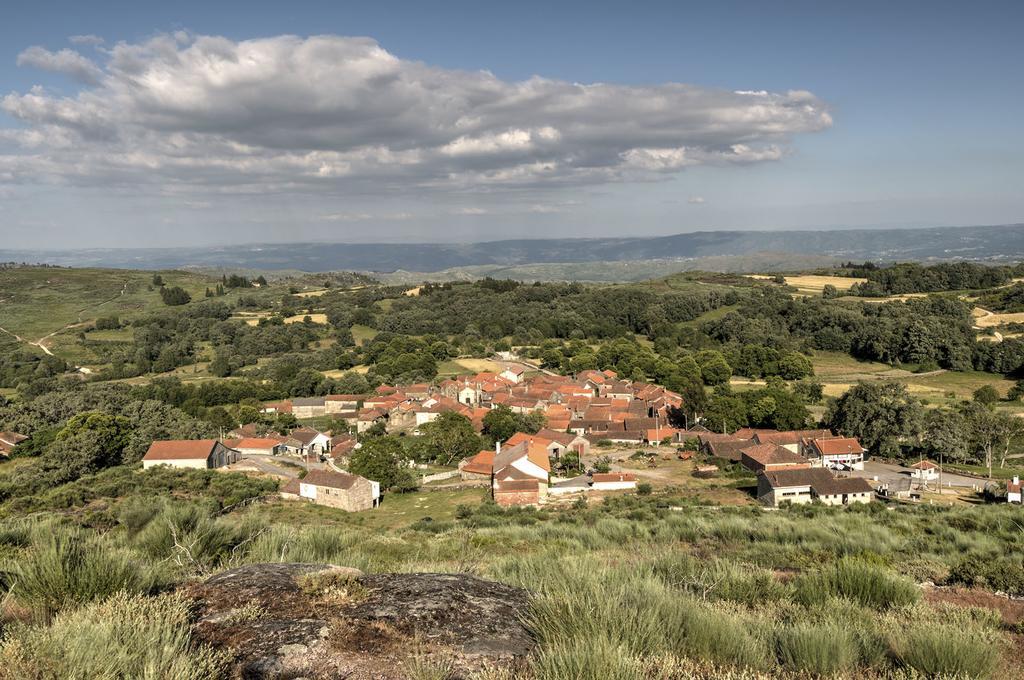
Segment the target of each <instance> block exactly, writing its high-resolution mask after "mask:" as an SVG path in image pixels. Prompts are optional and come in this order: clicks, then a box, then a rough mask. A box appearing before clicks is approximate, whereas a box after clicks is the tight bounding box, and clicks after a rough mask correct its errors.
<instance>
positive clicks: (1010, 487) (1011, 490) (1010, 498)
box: [1006, 475, 1024, 505]
mask: <svg viewBox="0 0 1024 680" xmlns="http://www.w3.org/2000/svg"><path fill="white" fill-rule="evenodd" d="M1022 486H1024V485H1022V484H1021V483H1020V477H1018V476H1016V475H1014V476H1013V479H1012V480H1011V481H1009V482H1007V484H1006V502H1007V503H1017V504H1018V505H1019V504H1020V503H1021V487H1022Z"/></svg>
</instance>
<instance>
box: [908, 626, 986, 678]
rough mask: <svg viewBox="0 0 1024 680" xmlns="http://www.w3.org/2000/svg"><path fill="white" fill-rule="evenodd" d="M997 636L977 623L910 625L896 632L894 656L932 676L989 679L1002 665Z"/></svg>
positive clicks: (921, 672)
mask: <svg viewBox="0 0 1024 680" xmlns="http://www.w3.org/2000/svg"><path fill="white" fill-rule="evenodd" d="M1001 651H1002V644H1001V641H1000V640H999V638H998V636H996V635H993V633H992V632H991V631H986V630H984V629H982V628H979V627H977V626H963V625H953V624H941V623H940V624H937V623H935V622H933V621H924V622H919V623H915V624H911V625H910V626H907V627H905V628H903V629H901V630H898V631H897V632H896V633H894V635H893V639H892V653H893V656H894V657H895V658H896V659H897V660H898V661H899V662H900V663H901V664H902V665H904V666H906V667H907V668H911V669H913V670H914V671H917V672H918V673H920V674H921V675H924V676H925V677H929V678H937V677H943V678H945V677H958V678H959V677H964V678H988V677H991V676H992V675H993V673H994V672H995V670H996V668H997V667H998V665H999V660H1000V653H1001Z"/></svg>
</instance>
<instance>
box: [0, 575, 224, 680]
mask: <svg viewBox="0 0 1024 680" xmlns="http://www.w3.org/2000/svg"><path fill="white" fill-rule="evenodd" d="M7 632H8V636H7V638H6V639H5V641H4V643H3V646H2V647H0V664H2V668H3V674H4V675H5V677H10V678H154V679H155V678H175V679H177V678H181V679H183V680H193V679H194V680H206V679H207V678H218V677H224V676H225V673H226V669H227V664H226V661H227V659H226V657H225V655H223V654H222V653H218V652H214V651H213V650H211V649H209V648H207V647H202V646H198V645H196V644H195V643H193V642H192V640H191V639H190V633H189V606H188V604H187V603H186V602H185V601H184V600H182V599H180V598H178V597H176V596H171V595H164V596H160V597H156V598H150V597H141V596H138V595H129V594H126V593H119V594H117V595H115V596H114V597H112V598H110V599H109V600H107V601H105V602H101V603H96V604H92V605H89V606H87V607H85V608H84V609H80V610H78V611H74V612H68V613H65V614H62V615H60V616H58V617H57V618H56V619H54V621H53V623H52V624H51V625H49V626H46V627H41V628H40V627H29V626H20V627H16V628H14V629H13V630H11V631H7Z"/></svg>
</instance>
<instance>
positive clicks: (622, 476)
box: [591, 472, 636, 483]
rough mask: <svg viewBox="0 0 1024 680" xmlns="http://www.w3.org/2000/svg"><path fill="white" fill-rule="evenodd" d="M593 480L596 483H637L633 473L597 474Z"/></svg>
mask: <svg viewBox="0 0 1024 680" xmlns="http://www.w3.org/2000/svg"><path fill="white" fill-rule="evenodd" d="M591 479H592V480H593V481H594V482H595V483H596V482H635V481H636V475H634V474H633V473H632V472H595V473H594V474H593V476H592V477H591Z"/></svg>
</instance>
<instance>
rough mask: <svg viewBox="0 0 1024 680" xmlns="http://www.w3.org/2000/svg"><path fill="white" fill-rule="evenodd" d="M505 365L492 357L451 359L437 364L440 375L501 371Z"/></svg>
mask: <svg viewBox="0 0 1024 680" xmlns="http://www.w3.org/2000/svg"><path fill="white" fill-rule="evenodd" d="M502 368H503V366H502V365H501V364H499V363H497V362H495V361H491V360H490V359H451V360H448V361H441V362H438V364H437V372H438V375H464V374H466V373H480V372H483V371H492V372H495V373H497V372H500V371H501V369H502Z"/></svg>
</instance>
